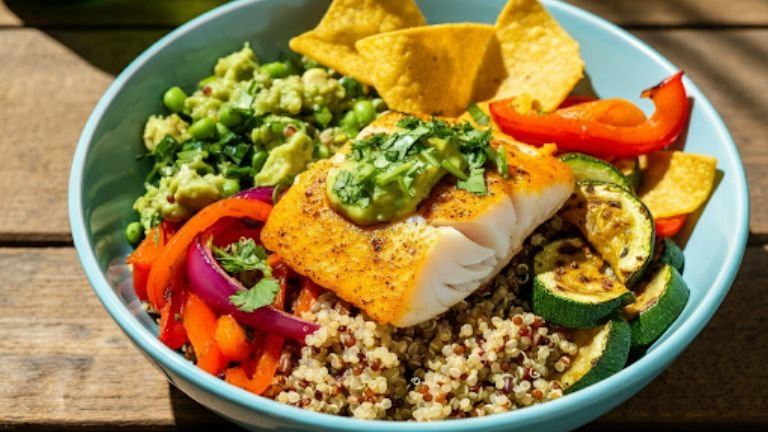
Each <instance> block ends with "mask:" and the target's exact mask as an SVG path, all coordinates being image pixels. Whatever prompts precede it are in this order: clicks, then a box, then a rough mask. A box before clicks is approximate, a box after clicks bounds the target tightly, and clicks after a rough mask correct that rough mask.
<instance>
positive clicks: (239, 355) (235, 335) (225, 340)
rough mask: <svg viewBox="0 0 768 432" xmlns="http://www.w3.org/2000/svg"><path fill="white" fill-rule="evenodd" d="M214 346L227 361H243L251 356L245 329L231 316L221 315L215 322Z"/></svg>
mask: <svg viewBox="0 0 768 432" xmlns="http://www.w3.org/2000/svg"><path fill="white" fill-rule="evenodd" d="M214 339H215V340H216V345H218V347H219V350H220V351H221V353H222V354H224V357H226V358H227V360H229V361H235V362H239V361H243V360H245V359H247V358H248V356H249V355H251V346H250V344H249V342H248V336H247V335H246V334H245V329H244V328H243V327H242V326H241V325H240V324H238V322H237V321H236V320H235V319H234V318H232V315H222V316H220V317H219V319H218V321H217V322H216V330H215V331H214Z"/></svg>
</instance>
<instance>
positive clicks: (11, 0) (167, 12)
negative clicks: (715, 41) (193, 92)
mask: <svg viewBox="0 0 768 432" xmlns="http://www.w3.org/2000/svg"><path fill="white" fill-rule="evenodd" d="M566 1H567V2H568V3H571V4H574V5H576V6H579V7H581V8H584V9H586V10H588V11H590V12H594V13H596V14H598V15H600V16H603V17H605V18H606V19H608V20H609V21H612V22H615V23H617V24H619V25H625V26H626V25H629V26H648V25H650V26H691V25H694V26H756V25H768V3H767V2H765V1H763V0H738V1H732V0H644V1H637V0H566ZM224 2H225V0H166V1H162V2H157V1H151V0H101V1H98V2H60V1H59V2H51V1H46V0H6V1H5V5H3V4H0V25H7V26H21V25H25V26H28V27H41V26H56V27H77V26H123V27H125V26H175V25H179V24H181V23H183V22H185V21H187V20H189V19H190V18H192V17H194V16H197V15H199V14H200V13H202V12H204V11H206V10H208V9H210V8H212V7H215V6H217V5H219V4H222V3H224Z"/></svg>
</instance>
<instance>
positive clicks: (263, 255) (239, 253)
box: [212, 238, 280, 312]
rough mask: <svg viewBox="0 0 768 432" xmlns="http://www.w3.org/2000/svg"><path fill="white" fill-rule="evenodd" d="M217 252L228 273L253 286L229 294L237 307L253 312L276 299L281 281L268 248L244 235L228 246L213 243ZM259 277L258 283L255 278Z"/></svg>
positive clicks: (219, 260) (213, 249)
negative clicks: (269, 256)
mask: <svg viewBox="0 0 768 432" xmlns="http://www.w3.org/2000/svg"><path fill="white" fill-rule="evenodd" d="M212 251H213V256H214V258H215V259H216V261H217V262H218V263H219V265H221V268H223V269H224V271H226V272H227V273H229V274H230V275H232V276H233V277H235V278H236V279H238V280H239V281H240V282H241V283H243V284H244V285H246V286H248V285H251V288H249V289H247V290H243V291H239V292H237V293H235V294H233V295H232V296H230V297H229V300H230V301H231V302H232V304H234V305H235V306H236V307H237V308H239V309H240V310H242V311H245V312H252V311H253V310H255V309H258V308H260V307H262V306H266V305H269V304H271V303H272V301H274V299H275V295H277V293H278V291H279V290H280V284H278V283H277V281H276V280H275V279H274V278H273V277H272V269H271V268H270V266H269V264H267V251H265V250H264V248H263V247H261V246H260V245H257V244H256V242H255V241H254V240H253V239H250V238H241V239H240V240H238V241H237V242H235V243H232V244H230V245H229V246H226V247H224V248H218V247H215V246H214V247H213V248H212ZM255 279H258V280H257V281H256V282H255V283H253V282H252V281H253V280H255Z"/></svg>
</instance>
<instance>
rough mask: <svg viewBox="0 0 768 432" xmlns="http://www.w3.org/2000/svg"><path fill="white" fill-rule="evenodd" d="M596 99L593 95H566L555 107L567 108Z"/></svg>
mask: <svg viewBox="0 0 768 432" xmlns="http://www.w3.org/2000/svg"><path fill="white" fill-rule="evenodd" d="M596 100H597V98H596V97H594V96H568V97H566V98H565V100H564V101H563V102H561V103H560V106H559V107H557V109H563V108H568V107H572V106H574V105H579V104H583V103H586V102H593V101H596Z"/></svg>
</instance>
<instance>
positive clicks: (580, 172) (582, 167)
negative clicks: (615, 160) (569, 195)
mask: <svg viewBox="0 0 768 432" xmlns="http://www.w3.org/2000/svg"><path fill="white" fill-rule="evenodd" d="M560 160H561V161H563V162H564V163H565V164H566V165H568V167H569V168H570V169H571V171H572V172H573V176H574V177H575V178H576V180H599V181H604V182H608V183H613V184H616V185H619V186H621V187H623V188H624V189H627V190H630V184H629V181H627V179H626V178H625V177H624V174H622V173H621V171H619V170H618V169H616V167H614V166H613V165H611V164H609V163H608V162H606V161H604V160H602V159H597V158H594V157H592V156H589V155H585V154H583V153H566V154H564V155H562V156H560Z"/></svg>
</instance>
